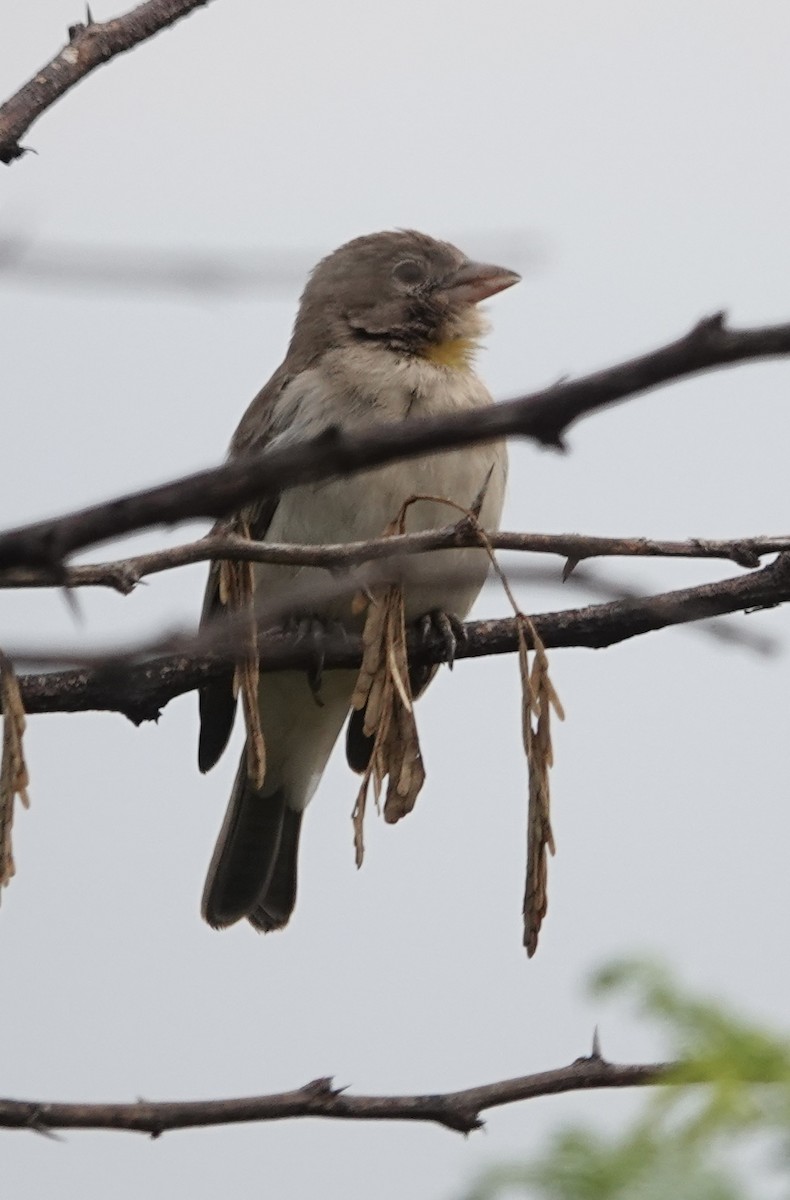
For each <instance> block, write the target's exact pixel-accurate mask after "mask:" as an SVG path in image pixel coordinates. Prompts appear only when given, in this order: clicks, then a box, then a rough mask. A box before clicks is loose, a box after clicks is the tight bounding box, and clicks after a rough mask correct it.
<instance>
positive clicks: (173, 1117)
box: [0, 1057, 677, 1137]
mask: <svg viewBox="0 0 790 1200" xmlns="http://www.w3.org/2000/svg"><path fill="white" fill-rule="evenodd" d="M676 1069H677V1068H676V1065H675V1064H672V1063H638V1064H619V1063H610V1062H606V1061H605V1060H604V1059H602V1058H598V1057H591V1058H579V1059H577V1060H576V1061H575V1062H573V1063H570V1064H569V1065H568V1066H567V1067H559V1068H558V1069H556V1070H553V1071H540V1072H538V1073H536V1074H534V1075H523V1076H521V1077H520V1078H518V1079H503V1080H501V1081H499V1082H497V1083H489V1084H483V1085H482V1086H480V1087H472V1088H466V1089H464V1090H462V1091H458V1092H438V1093H432V1094H429V1095H415V1096H355V1095H349V1093H348V1092H346V1091H345V1090H344V1089H343V1088H336V1087H335V1086H334V1084H333V1081H332V1080H331V1079H314V1080H313V1081H312V1082H311V1083H308V1084H306V1085H305V1086H304V1087H300V1088H296V1089H295V1090H294V1091H291V1092H279V1093H275V1094H273V1095H268V1096H245V1097H241V1098H239V1099H231V1100H182V1101H160V1102H155V1101H148V1100H139V1101H137V1103H134V1104H56V1103H51V1102H49V1101H37V1100H0V1128H6V1129H36V1130H38V1131H43V1130H52V1129H117V1130H121V1129H123V1130H130V1131H136V1132H138V1133H148V1134H150V1135H151V1136H152V1137H158V1136H159V1135H160V1134H162V1133H165V1132H168V1131H169V1130H172V1129H194V1128H196V1127H200V1126H208V1125H234V1124H239V1123H243V1122H249V1121H281V1120H283V1119H285V1118H288V1117H331V1118H334V1119H335V1120H351V1121H430V1122H433V1123H434V1124H437V1125H442V1126H444V1127H445V1128H446V1129H452V1130H456V1131H458V1132H459V1133H471V1132H472V1130H475V1129H480V1128H481V1127H482V1125H483V1121H482V1119H481V1116H480V1114H481V1113H482V1112H485V1111H486V1110H488V1109H492V1108H501V1107H502V1106H503V1105H507V1104H515V1103H517V1102H519V1101H521V1100H531V1099H534V1098H535V1097H537V1096H556V1095H559V1094H561V1093H563V1092H576V1091H587V1090H591V1089H598V1088H624V1087H645V1086H649V1085H651V1084H661V1083H670V1082H672V1072H673V1071H674V1070H676Z"/></svg>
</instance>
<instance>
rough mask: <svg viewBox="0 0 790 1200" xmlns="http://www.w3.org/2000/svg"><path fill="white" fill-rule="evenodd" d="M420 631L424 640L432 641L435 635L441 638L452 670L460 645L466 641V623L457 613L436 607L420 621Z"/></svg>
mask: <svg viewBox="0 0 790 1200" xmlns="http://www.w3.org/2000/svg"><path fill="white" fill-rule="evenodd" d="M418 631H419V633H420V636H421V637H422V639H423V641H425V642H430V641H432V640H433V638H434V637H438V638H440V639H441V642H442V644H443V646H444V656H445V661H446V663H447V665H448V667H450V669H451V670H452V666H453V663H454V662H455V656H456V653H457V652H458V647H459V646H463V645H464V644H465V642H466V629H465V628H464V623H463V621H461V620H460V619H459V618H458V617H457V616H456V615H455V613H449V612H444V611H443V609H440V608H436V609H433V611H432V612H429V613H426V614H425V616H424V617H421V618H420V620H419V622H418Z"/></svg>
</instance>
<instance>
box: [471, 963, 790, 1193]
mask: <svg viewBox="0 0 790 1200" xmlns="http://www.w3.org/2000/svg"><path fill="white" fill-rule="evenodd" d="M593 990H594V992H595V993H596V994H598V995H601V994H607V995H612V994H620V995H622V994H623V993H625V992H628V993H629V994H630V995H631V996H632V997H634V998H635V999H636V1002H637V1007H638V1009H639V1010H640V1012H641V1013H642V1014H643V1015H644V1016H646V1017H647V1018H649V1019H650V1020H651V1021H652V1023H653V1024H656V1025H658V1026H659V1027H660V1028H661V1029H662V1030H663V1032H664V1033H665V1035H666V1036H667V1040H668V1044H669V1048H670V1051H671V1057H672V1059H673V1061H677V1063H678V1066H677V1068H676V1069H675V1070H674V1071H673V1072H672V1075H671V1077H670V1080H669V1084H668V1086H666V1087H661V1088H660V1089H658V1091H657V1092H656V1093H655V1094H654V1095H651V1097H650V1098H649V1099H648V1101H647V1102H646V1104H644V1105H643V1106H642V1109H641V1111H640V1113H639V1115H638V1116H637V1117H636V1118H635V1120H634V1121H633V1123H632V1124H631V1126H630V1127H628V1128H626V1129H625V1130H623V1131H621V1132H620V1133H619V1134H617V1135H615V1136H610V1135H608V1134H603V1133H600V1132H598V1131H597V1130H595V1129H593V1128H592V1127H591V1126H590V1127H572V1128H566V1129H564V1130H561V1131H559V1132H558V1133H557V1134H556V1135H555V1136H554V1138H553V1139H552V1141H551V1143H550V1145H549V1147H548V1149H547V1150H546V1152H545V1153H544V1154H543V1155H542V1156H541V1157H540V1158H539V1159H537V1160H535V1161H532V1162H526V1163H512V1164H502V1165H500V1166H496V1167H494V1168H493V1169H490V1170H488V1171H486V1172H485V1173H484V1174H483V1175H482V1176H481V1177H480V1178H479V1179H478V1180H477V1181H476V1183H475V1185H474V1187H473V1188H472V1189H471V1190H470V1191H469V1192H467V1193H466V1195H465V1196H464V1198H463V1200H516V1198H518V1200H522V1198H526V1197H529V1200H665V1198H670V1197H671V1198H672V1200H758V1198H759V1197H761V1196H762V1195H763V1194H765V1193H764V1192H761V1191H759V1190H758V1184H757V1182H756V1181H755V1180H754V1179H751V1180H749V1181H747V1180H746V1179H744V1178H743V1174H742V1172H739V1171H738V1170H737V1169H736V1166H735V1162H734V1160H735V1159H736V1158H739V1157H740V1158H743V1156H744V1154H743V1152H746V1153H749V1152H751V1153H752V1154H753V1152H754V1151H755V1149H758V1150H759V1151H760V1152H761V1155H762V1156H763V1161H764V1163H765V1167H766V1170H765V1171H760V1170H758V1171H756V1172H751V1174H753V1175H754V1174H756V1175H758V1176H762V1178H763V1182H765V1180H766V1179H767V1178H768V1170H767V1168H768V1167H771V1168H773V1169H774V1175H773V1178H774V1181H775V1180H776V1177H777V1175H776V1169H777V1167H778V1170H779V1173H780V1176H781V1185H782V1186H781V1191H780V1192H778V1193H777V1192H775V1191H772V1194H773V1195H776V1194H778V1195H781V1196H790V1042H788V1040H786V1039H785V1038H783V1037H780V1036H778V1035H776V1034H773V1033H771V1032H770V1031H768V1030H766V1029H764V1028H762V1027H760V1026H759V1025H756V1024H754V1023H752V1022H750V1021H748V1020H746V1019H744V1018H742V1017H740V1016H737V1015H736V1014H734V1013H732V1012H730V1011H729V1010H728V1009H727V1008H726V1007H725V1006H723V1005H721V1004H720V1003H718V1002H716V1001H713V1000H710V999H703V998H700V997H697V996H692V995H690V994H688V993H687V992H685V991H684V990H683V989H681V988H680V987H679V986H678V985H677V984H676V983H675V982H674V981H673V980H672V979H671V978H670V976H669V975H668V974H667V973H666V972H665V971H663V970H661V969H660V968H658V967H657V966H655V965H654V964H650V963H643V962H642V963H616V964H613V965H611V966H609V967H606V968H605V969H603V970H601V971H600V972H599V973H598V974H597V976H596V977H595V979H594V980H593ZM700 1084H702V1085H703V1086H699V1085H700ZM766 1156H767V1157H766Z"/></svg>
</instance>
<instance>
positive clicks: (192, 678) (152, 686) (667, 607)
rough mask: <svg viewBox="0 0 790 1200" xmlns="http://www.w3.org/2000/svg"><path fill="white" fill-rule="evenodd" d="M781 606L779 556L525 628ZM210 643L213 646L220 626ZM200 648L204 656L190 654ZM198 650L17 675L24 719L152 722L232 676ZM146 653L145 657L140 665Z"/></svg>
mask: <svg viewBox="0 0 790 1200" xmlns="http://www.w3.org/2000/svg"><path fill="white" fill-rule="evenodd" d="M788 601H790V554H782V555H780V556H779V557H778V558H777V559H776V561H775V562H772V563H769V564H768V565H767V566H765V567H761V568H760V569H759V570H757V571H753V572H751V573H750V574H748V575H739V576H737V577H736V578H732V579H725V580H722V581H719V582H716V583H707V584H703V585H701V586H699V587H692V588H682V589H679V590H676V591H672V592H663V593H661V594H659V595H656V596H649V597H646V598H639V599H632V598H629V599H627V600H618V601H613V602H611V603H608V604H592V605H589V606H587V607H584V608H577V609H565V610H563V611H561V612H551V613H539V614H537V615H534V616H531V618H530V619H531V620H532V622H533V624H534V626H535V629H536V630H537V633H538V635H539V637H540V639H541V641H542V642H543V644H544V646H545V647H546V648H547V649H551V648H552V647H560V646H562V647H568V646H587V647H589V648H591V649H600V648H601V647H603V646H610V645H613V644H615V643H616V642H621V641H624V640H626V639H627V638H631V637H637V636H639V635H641V634H644V633H649V632H651V631H652V630H657V629H664V628H666V627H668V626H672V625H682V624H686V623H687V622H689V621H699V620H703V619H705V618H709V617H716V616H721V615H722V614H724V613H731V612H739V611H744V610H750V609H754V608H767V607H773V606H775V605H777V604H783V603H787V602H788ZM465 629H466V639H465V640H464V641H463V642H461V643H460V644H459V646H458V650H457V652H456V658H458V659H460V658H479V657H482V656H484V655H491V654H512V653H515V652H517V650H518V644H519V642H518V629H517V622H516V620H515V619H513V618H510V619H504V620H494V621H470V622H468V623H467V624H466V626H465ZM217 634H218V635H219V638H220V639H221V637H222V625H221V624H220V625H219V626H218V627H217ZM200 646H202V649H200V650H199V651H197V650H196V647H200ZM206 646H207V644H206V643H201V642H199V641H197V639H195V638H181V639H174V640H173V641H172V642H171V644H170V645H169V646H168V645H167V644H166V643H161V644H160V645H159V646H158V648H154V647H151V646H149V647H147V648H140V649H139V650H138V652H137V653H136V654H129V653H127V654H126V655H125V656H118V657H116V658H112V657H111V656H105V657H103V658H101V659H98V658H97V659H96V660H95V665H93V666H83V667H79V668H77V669H75V670H66V671H48V672H46V673H43V674H32V675H22V676H20V677H19V684H20V689H21V692H22V699H23V701H24V705H25V710H26V711H27V712H28V713H31V714H32V713H42V712H85V711H105V712H119V713H123V714H124V715H125V716H127V717H129V718H130V720H132V721H135V722H136V723H139V722H141V721H147V720H156V719H157V718H158V716H159V714H160V712H161V710H162V708H163V707H164V706H165V705H166V704H167V703H168V702H169V701H170V700H172V699H173V698H174V697H175V696H180V695H182V694H183V693H184V692H189V691H193V690H194V689H195V688H197V687H199V686H200V685H201V684H203V683H205V682H207V681H208V680H209V679H214V678H217V677H219V676H221V675H223V674H227V673H229V672H232V670H233V667H232V663H233V661H234V656H233V652H232V650H231V646H230V645H226V646H224V647H221V643H220V641H217V642H215V644H214V645H213V647H212V648H211V651H210V652H209V651H208V650H207V648H206ZM324 650H325V655H324V664H325V666H326V667H327V668H330V667H359V664H360V662H361V657H362V645H361V639H360V638H359V637H354V636H351V635H347V636H345V637H340V636H332V635H329V636H327V639H326V642H325V646H324ZM144 651H145V653H146V654H148V655H150V658H149V659H148V660H147V661H142V662H141V661H140V658H141V657H142V656H143V652H144ZM408 651H409V661H410V662H414V663H425V664H429V663H441V662H443V661H444V658H445V654H446V648H445V645H444V642H443V641H442V639H441V638H440V637H439V636H435V637H432V638H429V639H426V638H419V639H418V638H417V637H415V636H411V637H410V638H409V642H408ZM260 653H261V670H263V671H271V670H278V669H282V668H285V667H298V668H303V669H305V670H306V669H308V668H309V667H310V666H311V665H312V658H311V650H310V648H309V647H305V645H304V644H303V643H300V642H298V641H297V640H296V638H295V637H294V635H292V634H284V633H267V634H266V635H265V636H263V637H262V638H261V642H260ZM37 657H38V661H39V662H41V661H44V660H45V656H41V655H38V656H37ZM16 659H17V661H26V662H33V661H34V660H35V659H36V655H35V654H34V653H33V652H31V653H27V652H25V654H19V653H18V652H17V654H16ZM63 660H64V656H60V661H61V662H62V661H63ZM47 661H50V660H47ZM83 661H84V659H83Z"/></svg>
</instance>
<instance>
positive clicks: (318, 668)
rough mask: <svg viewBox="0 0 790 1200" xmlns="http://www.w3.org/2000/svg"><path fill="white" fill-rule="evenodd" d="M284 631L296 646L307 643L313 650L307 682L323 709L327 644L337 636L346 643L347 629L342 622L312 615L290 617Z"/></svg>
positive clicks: (317, 702)
mask: <svg viewBox="0 0 790 1200" xmlns="http://www.w3.org/2000/svg"><path fill="white" fill-rule="evenodd" d="M284 629H285V631H286V632H287V633H290V634H291V635H292V636H293V639H294V645H296V646H298V645H300V644H301V643H303V642H307V643H308V644H309V646H310V649H311V650H312V653H313V661H312V663H311V664H310V666H309V667H308V668H307V682H308V684H309V686H310V691H311V692H312V693H313V699H314V700H315V702H316V704H318V705H319V707H322V708H323V704H324V702H323V700H322V699H321V683H322V680H323V676H324V663H325V661H326V643H327V641H329V640H331V639H332V638H333V637H335V636H339V637H340V638H341V639H342V640H343V641H346V640H347V630H346V627H345V625H343V623H342V621H335V620H331V619H329V618H327V617H319V616H316V615H315V614H311V615H310V616H295V617H289V618H288V620H287V621H286V622H285V625H284Z"/></svg>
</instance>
